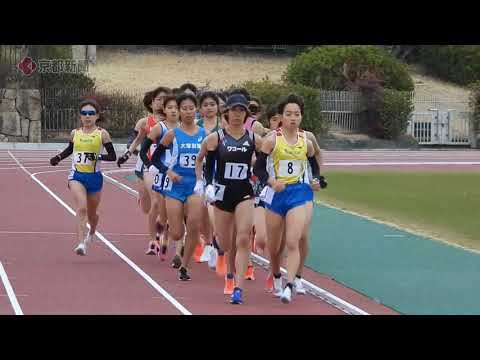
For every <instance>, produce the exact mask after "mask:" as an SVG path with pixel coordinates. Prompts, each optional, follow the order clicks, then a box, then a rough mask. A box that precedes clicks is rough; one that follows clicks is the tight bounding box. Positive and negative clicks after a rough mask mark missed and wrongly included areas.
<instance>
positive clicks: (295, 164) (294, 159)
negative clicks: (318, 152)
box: [271, 132, 308, 184]
mask: <svg viewBox="0 0 480 360" xmlns="http://www.w3.org/2000/svg"><path fill="white" fill-rule="evenodd" d="M307 152H308V150H307V138H306V135H305V133H304V132H299V133H298V138H297V142H296V144H294V145H290V144H289V143H288V142H287V140H285V137H284V136H283V134H282V133H281V132H277V137H276V143H275V148H274V149H273V151H272V153H271V157H272V160H273V169H274V172H275V178H276V179H277V180H281V181H282V182H284V183H285V184H295V183H298V182H301V181H302V178H303V173H304V172H305V169H306V166H305V164H306V160H307Z"/></svg>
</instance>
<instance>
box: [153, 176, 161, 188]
mask: <svg viewBox="0 0 480 360" xmlns="http://www.w3.org/2000/svg"><path fill="white" fill-rule="evenodd" d="M162 180H163V174H162V173H156V174H155V176H154V177H153V189H154V190H159V189H161V188H162Z"/></svg>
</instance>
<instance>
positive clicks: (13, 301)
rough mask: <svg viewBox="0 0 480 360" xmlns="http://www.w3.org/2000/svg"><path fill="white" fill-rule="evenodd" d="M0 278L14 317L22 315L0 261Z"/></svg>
mask: <svg viewBox="0 0 480 360" xmlns="http://www.w3.org/2000/svg"><path fill="white" fill-rule="evenodd" d="M0 278H2V283H3V286H4V287H5V291H6V292H7V296H8V299H9V300H10V304H11V305H12V307H13V311H15V315H23V311H22V308H21V307H20V304H19V303H18V300H17V297H16V296H15V292H14V291H13V288H12V285H11V284H10V280H8V276H7V273H6V272H5V268H4V267H3V264H2V262H1V261H0Z"/></svg>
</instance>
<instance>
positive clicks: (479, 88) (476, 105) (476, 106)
mask: <svg viewBox="0 0 480 360" xmlns="http://www.w3.org/2000/svg"><path fill="white" fill-rule="evenodd" d="M469 88H470V99H469V107H470V114H471V115H470V120H471V122H472V130H473V131H474V133H477V132H479V131H480V81H476V82H474V83H473V84H471V85H470V86H469Z"/></svg>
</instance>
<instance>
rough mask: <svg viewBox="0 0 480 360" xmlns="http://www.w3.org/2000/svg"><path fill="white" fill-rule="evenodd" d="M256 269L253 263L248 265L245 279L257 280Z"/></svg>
mask: <svg viewBox="0 0 480 360" xmlns="http://www.w3.org/2000/svg"><path fill="white" fill-rule="evenodd" d="M254 271H255V268H254V266H253V265H252V264H251V265H248V267H247V272H246V273H245V280H255V275H254Z"/></svg>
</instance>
